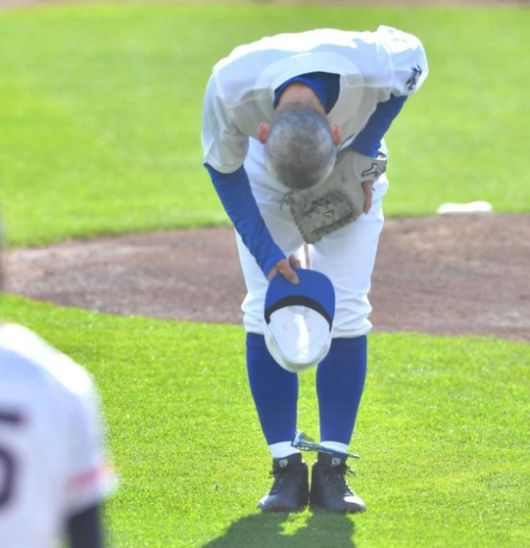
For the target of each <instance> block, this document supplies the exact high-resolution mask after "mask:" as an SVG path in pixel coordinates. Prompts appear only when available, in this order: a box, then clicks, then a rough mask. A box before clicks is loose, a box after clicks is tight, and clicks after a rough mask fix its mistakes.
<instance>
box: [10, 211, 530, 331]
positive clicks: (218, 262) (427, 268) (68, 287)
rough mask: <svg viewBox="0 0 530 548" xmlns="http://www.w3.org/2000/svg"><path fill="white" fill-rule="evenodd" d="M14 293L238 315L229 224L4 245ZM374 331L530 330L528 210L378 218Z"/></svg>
mask: <svg viewBox="0 0 530 548" xmlns="http://www.w3.org/2000/svg"><path fill="white" fill-rule="evenodd" d="M6 263H7V289H8V291H9V292H11V293H16V294H20V295H25V296H28V297H31V298H34V299H39V300H46V301H51V302H54V303H57V304H60V305H66V306H77V307H83V308H87V309H90V310H95V311H101V312H111V313H117V314H127V315H146V316H154V317H161V318H175V319H181V320H192V321H206V322H228V323H236V324H239V323H241V312H240V309H239V305H240V302H241V300H242V298H243V296H244V293H245V288H244V284H243V279H242V275H241V271H240V269H239V263H238V260H237V256H236V251H235V244H234V240H233V234H232V230H231V229H228V228H225V229H196V230H185V231H174V232H160V233H154V234H144V235H128V236H117V237H111V238H104V239H98V240H91V241H70V242H64V243H61V244H58V245H54V246H50V247H45V248H37V249H18V250H14V251H11V252H9V253H8V254H7V261H6ZM370 299H371V302H372V304H373V306H374V312H373V314H372V321H373V323H374V326H375V329H376V330H377V331H400V330H402V331H419V332H428V333H437V334H452V335H455V334H478V335H495V336H499V337H503V338H509V339H516V340H523V341H530V216H528V215H498V214H478V215H474V216H473V215H453V216H446V217H436V218H420V219H402V220H397V219H391V220H388V221H387V222H386V225H385V229H384V231H383V235H382V237H381V243H380V247H379V254H378V259H377V264H376V268H375V273H374V278H373V287H372V292H371V295H370Z"/></svg>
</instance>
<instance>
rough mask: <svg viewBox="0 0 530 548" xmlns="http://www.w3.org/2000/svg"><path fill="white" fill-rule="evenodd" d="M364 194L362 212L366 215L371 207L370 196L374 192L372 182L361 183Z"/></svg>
mask: <svg viewBox="0 0 530 548" xmlns="http://www.w3.org/2000/svg"><path fill="white" fill-rule="evenodd" d="M361 185H362V187H363V192H364V207H363V212H364V213H368V212H369V211H370V208H371V207H372V194H373V192H374V182H373V181H363V182H362V183H361Z"/></svg>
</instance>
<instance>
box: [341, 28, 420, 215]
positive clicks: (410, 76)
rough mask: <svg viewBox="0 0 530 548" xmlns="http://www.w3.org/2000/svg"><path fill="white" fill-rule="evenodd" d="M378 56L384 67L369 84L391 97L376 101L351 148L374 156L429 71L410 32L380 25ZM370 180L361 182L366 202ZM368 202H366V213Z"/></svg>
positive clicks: (369, 197) (369, 190)
mask: <svg viewBox="0 0 530 548" xmlns="http://www.w3.org/2000/svg"><path fill="white" fill-rule="evenodd" d="M378 35H379V36H380V45H381V46H382V47H380V48H379V49H378V52H379V55H382V56H384V57H385V58H386V59H385V62H383V63H381V66H383V67H386V69H384V70H383V74H382V75H379V78H375V79H374V81H373V82H371V85H373V86H374V87H378V88H380V89H381V90H384V91H386V93H387V97H388V93H389V92H390V98H389V99H387V100H386V101H381V102H379V103H378V104H377V107H376V109H375V111H374V112H373V113H372V115H371V116H370V118H369V119H368V122H367V123H366V125H365V126H364V128H363V129H362V130H361V131H360V132H359V133H358V134H357V136H356V137H355V139H354V141H353V143H352V144H351V147H352V149H353V150H355V151H356V152H358V153H359V154H362V155H363V156H367V157H369V158H375V157H376V156H377V154H378V151H379V150H380V148H381V143H382V140H383V137H384V136H385V134H386V132H387V131H388V129H389V128H390V126H391V124H392V122H393V121H394V119H395V118H396V117H397V115H398V114H399V112H400V111H401V109H402V107H403V105H404V104H405V101H406V100H407V98H408V96H409V95H411V94H413V93H415V92H416V91H417V90H418V89H419V88H420V86H421V85H422V84H423V82H424V80H425V78H426V77H427V74H428V65H427V58H426V55H425V51H424V49H423V46H422V44H421V42H420V41H419V40H418V39H417V38H416V37H415V36H412V35H410V34H407V33H404V32H401V31H399V30H397V29H393V28H391V27H380V28H379V29H378ZM372 183H373V181H366V182H365V183H363V190H364V191H365V194H366V195H367V196H366V198H367V201H368V202H371V185H372ZM369 206H370V204H368V205H367V204H365V212H366V211H367V209H369Z"/></svg>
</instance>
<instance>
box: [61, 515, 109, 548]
mask: <svg viewBox="0 0 530 548" xmlns="http://www.w3.org/2000/svg"><path fill="white" fill-rule="evenodd" d="M66 535H67V540H68V542H69V546H70V548H103V546H104V540H103V528H102V525H101V511H100V505H99V504H96V505H94V506H91V507H90V508H86V509H84V510H82V511H80V512H78V513H77V514H74V515H72V516H71V517H70V518H69V519H68V520H67V523H66Z"/></svg>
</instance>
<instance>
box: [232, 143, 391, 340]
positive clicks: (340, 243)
mask: <svg viewBox="0 0 530 548" xmlns="http://www.w3.org/2000/svg"><path fill="white" fill-rule="evenodd" d="M245 169H246V171H247V174H248V177H249V179H250V185H251V187H252V192H253V194H254V197H255V198H256V202H257V204H258V207H259V209H260V211H261V214H262V216H263V219H264V221H265V224H266V225H267V227H268V229H269V231H270V233H271V235H272V238H273V239H274V241H275V242H276V243H277V244H278V245H279V247H280V248H281V249H282V251H283V252H284V253H285V255H286V256H289V255H291V254H295V255H296V256H297V257H298V258H299V259H300V260H302V265H304V258H303V257H304V252H303V243H304V242H303V240H302V237H301V235H300V232H299V231H298V228H297V226H296V224H295V223H294V220H293V218H292V216H291V212H290V209H289V205H288V204H287V203H285V202H284V201H283V197H284V195H285V192H286V189H285V187H284V186H282V185H281V184H280V183H278V182H277V181H276V180H275V179H274V178H273V177H272V176H271V175H270V173H269V172H268V171H267V169H266V167H265V160H264V154H263V146H262V145H261V144H260V143H259V142H258V141H256V140H255V139H250V147H249V152H248V155H247V159H246V160H245ZM387 188H388V180H387V178H386V176H385V175H382V176H381V177H379V179H378V180H377V181H376V182H375V184H374V192H373V199H372V207H371V209H370V211H368V213H366V214H361V216H360V217H359V218H358V219H357V220H356V221H355V222H353V223H350V224H349V225H346V226H344V227H342V228H340V229H339V230H337V231H335V232H333V233H331V234H328V235H327V236H325V237H324V238H322V240H320V241H319V242H316V243H315V244H310V245H309V246H308V247H309V261H310V268H311V269H313V270H317V271H319V272H322V273H323V274H325V275H326V276H328V277H329V278H330V280H331V282H332V283H333V285H334V287H335V300H336V304H335V319H334V322H333V333H332V336H333V337H343V338H351V337H359V336H361V335H365V334H367V333H368V332H369V331H370V330H371V328H372V324H371V323H370V321H369V320H368V316H369V315H370V312H371V311H372V307H371V305H370V302H369V300H368V293H369V291H370V283H371V276H372V271H373V268H374V263H375V257H376V253H377V244H378V241H379V235H380V233H381V230H382V228H383V222H384V217H383V209H382V198H383V196H384V194H385V193H386V191H387ZM236 241H237V247H238V252H239V259H240V262H241V268H242V271H243V276H244V278H245V284H246V287H247V296H246V297H245V299H244V301H243V304H242V305H241V309H242V311H243V324H244V326H245V329H246V331H247V332H249V333H258V334H263V332H264V327H263V324H264V320H263V306H264V300H265V293H266V291H267V287H268V281H267V279H266V278H265V276H264V275H263V272H262V271H261V269H260V267H259V266H258V264H257V263H256V260H255V259H254V257H253V256H252V255H251V254H250V252H249V251H248V249H247V247H246V246H245V244H244V243H243V241H242V240H241V238H240V237H239V235H238V234H236Z"/></svg>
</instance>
